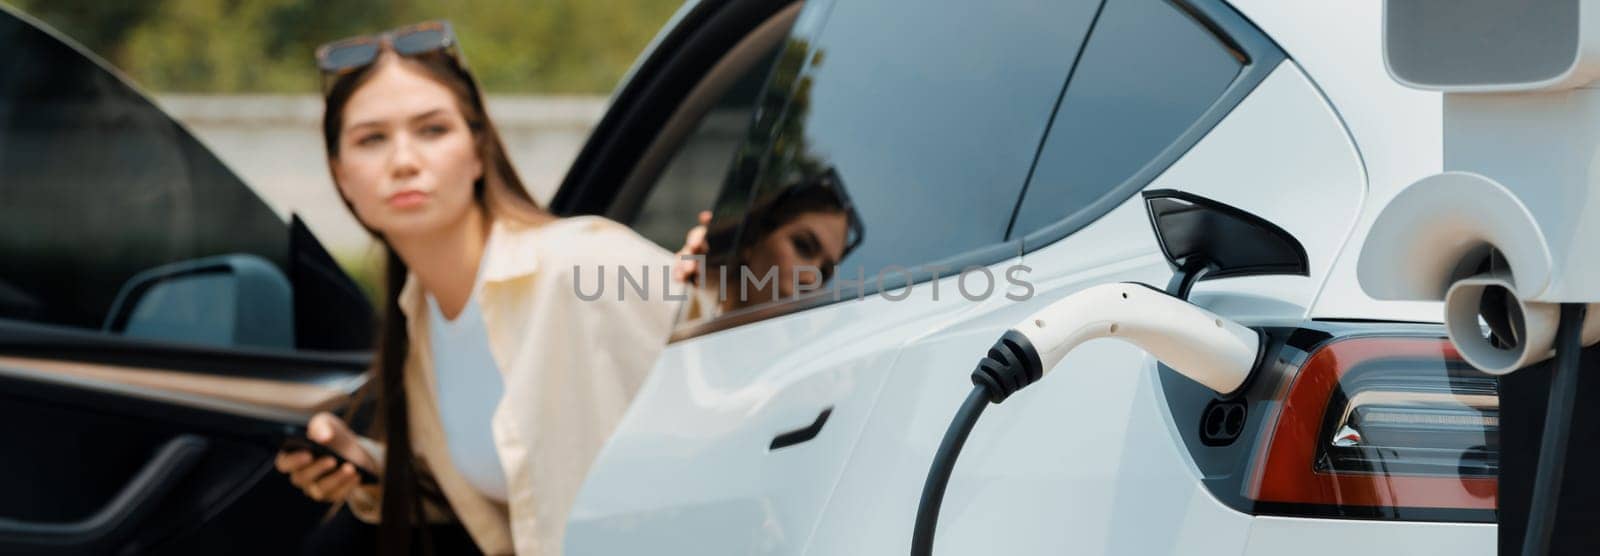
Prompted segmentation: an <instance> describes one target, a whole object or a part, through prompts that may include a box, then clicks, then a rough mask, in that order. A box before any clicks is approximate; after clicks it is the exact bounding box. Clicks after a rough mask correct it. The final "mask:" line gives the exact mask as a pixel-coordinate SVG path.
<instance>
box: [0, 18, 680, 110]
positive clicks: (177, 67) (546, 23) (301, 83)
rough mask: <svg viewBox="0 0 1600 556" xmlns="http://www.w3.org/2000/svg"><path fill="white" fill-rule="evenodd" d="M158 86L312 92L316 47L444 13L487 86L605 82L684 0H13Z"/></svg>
mask: <svg viewBox="0 0 1600 556" xmlns="http://www.w3.org/2000/svg"><path fill="white" fill-rule="evenodd" d="M12 1H15V2H16V3H17V8H18V9H20V10H22V11H23V12H24V13H28V14H30V15H33V16H34V17H37V18H39V19H41V20H42V21H44V22H46V23H47V24H49V25H51V26H53V27H55V28H57V29H58V30H59V31H61V32H62V33H64V34H66V35H67V36H69V37H72V38H73V39H75V40H77V41H79V42H81V43H82V44H83V45H84V46H86V47H88V48H89V49H90V50H93V51H94V52H96V53H98V54H100V55H101V56H102V57H105V58H106V59H107V60H109V61H110V62H111V63H112V65H115V66H117V67H118V68H121V69H122V70H123V71H125V72H126V73H128V75H129V76H131V77H132V78H133V80H134V81H136V82H138V83H140V84H141V85H143V86H144V87H146V88H148V89H150V90H153V91H161V92H198V93H304V92H315V91H317V90H318V84H319V83H318V79H319V77H318V76H317V73H316V71H315V66H314V64H313V63H312V52H313V51H314V50H315V48H316V47H317V45H319V44H322V43H324V42H328V41H331V40H336V39H339V38H344V37H348V36H353V35H357V34H364V33H373V32H377V31H381V30H384V29H390V28H393V27H397V26H399V25H404V24H407V23H414V22H418V21H423V20H428V19H450V20H451V21H452V22H453V23H454V24H455V28H456V32H457V33H458V34H459V35H460V38H461V43H462V48H463V51H464V53H465V55H466V58H467V60H468V62H469V65H470V66H471V67H472V69H473V71H474V73H476V74H477V75H478V78H479V80H480V82H482V83H483V85H484V88H485V89H486V90H488V91H490V92H498V93H544V94H569V93H570V94H595V93H605V92H608V91H610V90H611V88H612V86H614V85H615V83H616V81H617V80H618V79H619V78H620V77H621V76H622V73H623V72H624V71H626V70H627V68H628V65H629V64H630V63H632V61H633V59H634V57H635V56H637V54H638V53H639V51H640V50H642V49H643V48H644V46H645V44H647V43H648V42H649V40H650V38H651V37H652V36H654V34H655V33H656V31H657V30H658V29H659V28H660V26H661V25H662V24H663V23H665V22H666V20H667V18H668V17H670V16H671V14H672V12H673V11H674V10H675V9H676V8H677V6H678V5H679V4H680V3H681V0H536V1H531V2H530V1H527V0H472V1H467V0H436V1H427V0H339V1H337V2H328V1H316V0H132V1H128V2H105V1H101V0H12Z"/></svg>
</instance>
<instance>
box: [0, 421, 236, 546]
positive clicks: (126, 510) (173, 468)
mask: <svg viewBox="0 0 1600 556" xmlns="http://www.w3.org/2000/svg"><path fill="white" fill-rule="evenodd" d="M208 444H209V443H208V442H207V441H206V439H205V438H203V437H201V436H198V435H193V434H183V435H179V436H177V437H175V438H173V439H172V440H168V441H167V443H166V444H164V445H162V446H161V448H160V449H159V450H156V454H155V456H153V457H151V458H150V461H148V462H145V464H144V467H142V468H140V469H139V472H138V473H136V474H134V476H133V478H132V479H129V480H128V484H127V485H125V486H123V487H122V490H121V491H120V492H118V493H117V495H116V496H114V497H112V499H111V500H110V501H109V502H107V503H106V505H105V506H102V507H101V508H100V509H99V510H96V511H95V512H94V513H93V514H91V515H89V516H88V517H85V518H83V519H82V520H79V521H73V522H33V521H18V520H14V519H5V518H0V552H5V553H17V552H21V553H35V552H51V553H59V552H69V553H85V554H88V553H95V552H100V551H105V550H110V549H111V548H112V547H115V546H117V545H119V544H121V543H122V542H123V541H125V540H126V539H125V538H123V537H126V536H127V535H130V534H132V533H133V532H135V531H138V529H139V526H140V525H142V522H143V521H144V520H145V518H148V517H150V514H151V513H152V512H154V511H155V510H156V507H157V506H159V505H160V504H161V502H162V500H164V499H165V498H166V496H167V494H169V493H170V492H172V490H173V489H174V488H177V486H178V483H179V482H181V481H182V480H183V479H184V478H185V477H187V476H188V475H189V471H190V470H191V469H193V468H194V467H195V465H196V464H198V463H200V460H201V458H203V457H204V456H205V454H206V449H207V447H208Z"/></svg>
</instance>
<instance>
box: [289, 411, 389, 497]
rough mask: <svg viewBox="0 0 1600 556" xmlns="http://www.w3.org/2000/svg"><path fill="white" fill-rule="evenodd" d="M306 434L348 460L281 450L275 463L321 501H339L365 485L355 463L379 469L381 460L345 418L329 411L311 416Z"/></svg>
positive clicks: (290, 480) (294, 483)
mask: <svg viewBox="0 0 1600 556" xmlns="http://www.w3.org/2000/svg"><path fill="white" fill-rule="evenodd" d="M306 436H307V437H309V438H310V440H311V441H312V442H316V443H318V444H321V445H323V446H327V447H328V448H329V449H330V450H333V451H334V453H337V454H339V456H340V457H343V458H344V459H345V461H346V463H344V464H343V465H339V463H338V460H336V459H334V458H332V457H329V456H322V457H314V456H313V455H312V454H311V452H308V451H306V450H286V451H280V452H278V457H277V458H276V459H275V460H274V462H273V463H274V465H276V466H277V468H278V471H279V472H281V473H283V474H285V475H288V476H289V482H290V483H291V484H293V485H294V486H296V487H298V488H299V489H300V490H302V491H305V493H306V496H308V497H310V498H311V499H312V500H316V501H318V502H339V501H342V500H344V499H345V498H346V497H348V496H349V495H350V492H351V491H353V490H355V488H356V487H357V486H360V484H361V477H360V475H359V474H357V473H356V468H355V467H353V466H352V464H355V465H360V466H362V467H363V468H366V469H368V470H376V469H378V464H377V461H376V460H374V459H373V458H372V454H368V453H367V451H366V450H365V449H363V448H362V447H361V443H360V442H359V441H358V440H357V438H358V437H357V436H356V433H355V432H352V431H351V430H350V427H349V426H347V425H345V423H344V421H343V420H341V419H339V418H338V417H334V416H333V415H332V414H330V413H327V412H322V413H318V414H316V415H313V416H311V421H310V422H309V423H307V424H306Z"/></svg>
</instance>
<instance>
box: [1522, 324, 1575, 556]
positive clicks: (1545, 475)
mask: <svg viewBox="0 0 1600 556" xmlns="http://www.w3.org/2000/svg"><path fill="white" fill-rule="evenodd" d="M1587 308H1588V306H1587V305H1585V304H1582V303H1563V304H1561V324H1560V327H1559V328H1557V329H1556V360H1555V364H1554V370H1553V372H1554V373H1555V375H1554V376H1552V377H1550V401H1549V404H1548V406H1546V408H1545V414H1544V432H1543V433H1541V436H1540V439H1539V466H1538V469H1537V471H1536V473H1537V474H1536V475H1534V477H1533V501H1532V504H1531V505H1530V506H1529V508H1528V527H1527V531H1525V532H1524V533H1523V536H1522V553H1523V554H1524V555H1525V556H1533V555H1537V556H1543V555H1545V554H1548V553H1549V552H1550V537H1551V534H1552V533H1553V532H1554V530H1555V525H1556V503H1557V502H1559V501H1560V499H1561V479H1562V475H1563V474H1565V472H1566V460H1567V440H1568V437H1569V436H1570V435H1571V430H1572V408H1573V406H1574V405H1577V402H1578V372H1579V369H1578V360H1579V356H1580V355H1582V353H1583V339H1582V336H1581V332H1582V330H1583V319H1584V314H1585V313H1586V312H1587V311H1586V309H1587Z"/></svg>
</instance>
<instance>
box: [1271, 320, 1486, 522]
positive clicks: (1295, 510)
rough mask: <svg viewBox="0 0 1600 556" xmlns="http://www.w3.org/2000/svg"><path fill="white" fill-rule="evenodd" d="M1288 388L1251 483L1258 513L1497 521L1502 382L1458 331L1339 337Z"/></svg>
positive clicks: (1311, 359) (1275, 408)
mask: <svg viewBox="0 0 1600 556" xmlns="http://www.w3.org/2000/svg"><path fill="white" fill-rule="evenodd" d="M1277 394H1278V395H1276V396H1274V397H1275V399H1276V400H1277V401H1278V403H1275V404H1269V405H1268V407H1269V409H1268V412H1267V414H1266V415H1265V417H1264V420H1263V422H1262V426H1263V428H1262V432H1261V434H1260V435H1259V436H1258V437H1257V438H1256V439H1255V440H1256V444H1255V447H1254V454H1253V456H1252V457H1251V459H1250V461H1249V465H1250V469H1249V471H1248V474H1247V480H1246V481H1245V482H1244V484H1243V485H1242V486H1243V489H1244V492H1243V495H1244V497H1245V498H1247V499H1250V500H1252V501H1254V502H1255V506H1256V508H1257V510H1259V512H1258V513H1288V514H1294V515H1323V516H1340V517H1389V518H1397V519H1412V518H1420V519H1430V518H1446V519H1464V520H1485V519H1487V520H1492V519H1493V511H1494V510H1495V508H1496V503H1497V498H1498V487H1497V474H1498V471H1499V461H1498V459H1499V458H1498V454H1499V428H1500V423H1499V405H1500V403H1499V387H1498V382H1497V381H1496V379H1495V378H1494V377H1493V376H1491V375H1488V374H1484V373H1481V372H1479V371H1476V370H1474V369H1473V368H1471V367H1470V366H1469V365H1467V364H1466V363H1465V362H1464V361H1463V360H1462V359H1461V357H1460V355H1459V354H1458V353H1456V351H1455V349H1454V348H1453V347H1452V346H1451V345H1450V342H1449V341H1448V340H1446V339H1444V338H1416V337H1375V336H1368V337H1355V338H1347V339H1337V340H1333V341H1330V342H1327V343H1325V344H1323V345H1322V346H1320V347H1318V348H1316V349H1314V350H1313V351H1312V352H1311V353H1310V354H1309V355H1308V357H1307V358H1306V359H1305V362H1304V364H1302V365H1301V366H1300V369H1299V372H1298V373H1296V374H1294V376H1293V377H1292V378H1290V379H1289V380H1287V381H1286V383H1285V384H1283V385H1281V386H1280V387H1279V391H1278V392H1277Z"/></svg>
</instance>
